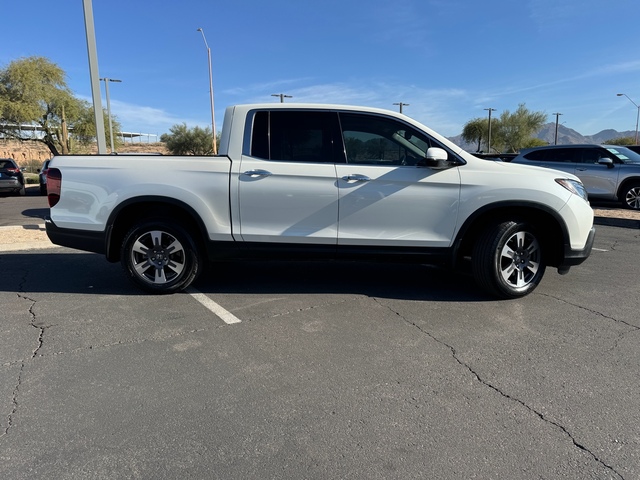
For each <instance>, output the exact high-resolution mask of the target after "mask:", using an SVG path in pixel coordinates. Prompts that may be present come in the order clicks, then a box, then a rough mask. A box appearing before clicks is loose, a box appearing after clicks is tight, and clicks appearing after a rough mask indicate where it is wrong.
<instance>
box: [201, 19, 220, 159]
mask: <svg viewBox="0 0 640 480" xmlns="http://www.w3.org/2000/svg"><path fill="white" fill-rule="evenodd" d="M197 31H198V32H200V33H202V39H203V40H204V46H205V47H206V48H207V58H208V60H209V98H210V99H211V128H212V130H213V131H212V133H211V134H212V135H213V154H214V155H217V154H218V146H217V145H216V116H215V113H214V109H213V70H212V67H211V49H210V48H209V44H208V43H207V37H205V36H204V30H203V29H202V28H199V29H198V30H197Z"/></svg>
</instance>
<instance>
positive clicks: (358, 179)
mask: <svg viewBox="0 0 640 480" xmlns="http://www.w3.org/2000/svg"><path fill="white" fill-rule="evenodd" d="M342 179H343V180H345V181H347V182H368V181H369V180H371V179H370V178H369V177H367V176H366V175H359V174H355V173H352V174H351V175H345V176H344V177H342Z"/></svg>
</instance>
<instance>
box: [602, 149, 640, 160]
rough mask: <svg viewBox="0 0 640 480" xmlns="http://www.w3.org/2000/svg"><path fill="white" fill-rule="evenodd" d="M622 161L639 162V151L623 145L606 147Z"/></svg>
mask: <svg viewBox="0 0 640 480" xmlns="http://www.w3.org/2000/svg"><path fill="white" fill-rule="evenodd" d="M607 150H608V151H609V152H611V153H613V154H614V155H615V156H616V157H617V158H618V159H620V161H621V162H622V163H640V153H636V152H634V151H633V150H629V149H628V148H625V147H607Z"/></svg>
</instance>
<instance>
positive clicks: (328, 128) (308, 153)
mask: <svg viewBox="0 0 640 480" xmlns="http://www.w3.org/2000/svg"><path fill="white" fill-rule="evenodd" d="M337 127H338V117H337V114H336V113H333V112H302V111H289V110H277V111H259V112H256V114H255V116H254V119H253V133H252V140H251V156H254V157H258V158H263V159H265V160H277V161H285V162H310V163H334V162H335V161H336V159H337V160H338V161H339V159H340V158H341V157H340V155H336V154H335V152H334V150H335V149H334V138H335V137H336V133H337V131H338V129H337Z"/></svg>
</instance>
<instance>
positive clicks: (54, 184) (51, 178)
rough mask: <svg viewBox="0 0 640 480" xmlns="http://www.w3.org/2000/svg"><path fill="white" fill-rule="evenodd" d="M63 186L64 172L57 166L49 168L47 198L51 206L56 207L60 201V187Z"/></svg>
mask: <svg viewBox="0 0 640 480" xmlns="http://www.w3.org/2000/svg"><path fill="white" fill-rule="evenodd" d="M61 186H62V172H60V170H58V169H57V168H50V169H48V170H47V200H48V201H49V207H55V205H56V204H57V203H58V202H59V201H60V188H61Z"/></svg>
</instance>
